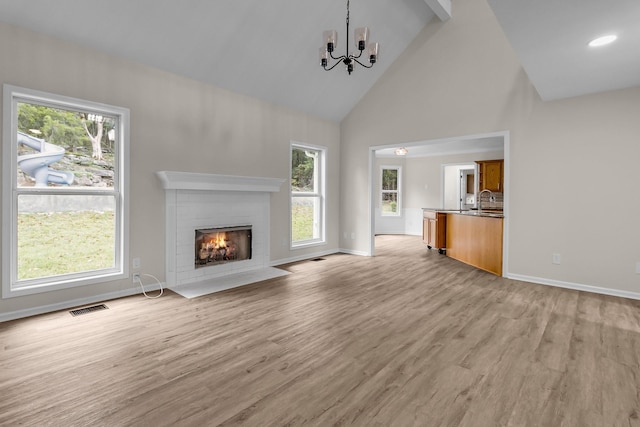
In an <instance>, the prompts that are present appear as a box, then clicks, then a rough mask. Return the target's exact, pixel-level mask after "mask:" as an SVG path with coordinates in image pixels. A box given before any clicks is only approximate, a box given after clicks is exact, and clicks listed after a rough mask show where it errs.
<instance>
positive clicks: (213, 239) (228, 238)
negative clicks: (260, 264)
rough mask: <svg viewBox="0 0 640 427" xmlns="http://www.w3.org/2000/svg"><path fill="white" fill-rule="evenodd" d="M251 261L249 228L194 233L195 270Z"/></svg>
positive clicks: (211, 229) (209, 229)
mask: <svg viewBox="0 0 640 427" xmlns="http://www.w3.org/2000/svg"><path fill="white" fill-rule="evenodd" d="M247 259H251V226H250V225H242V226H237V227H216V228H205V229H197V230H196V231H195V268H201V267H207V266H209V265H216V264H222V263H227V262H233V261H243V260H247Z"/></svg>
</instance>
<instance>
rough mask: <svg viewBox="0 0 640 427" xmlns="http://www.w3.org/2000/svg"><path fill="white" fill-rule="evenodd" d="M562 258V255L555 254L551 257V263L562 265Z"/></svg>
mask: <svg viewBox="0 0 640 427" xmlns="http://www.w3.org/2000/svg"><path fill="white" fill-rule="evenodd" d="M560 261H561V258H560V254H553V256H552V257H551V262H552V263H553V264H560Z"/></svg>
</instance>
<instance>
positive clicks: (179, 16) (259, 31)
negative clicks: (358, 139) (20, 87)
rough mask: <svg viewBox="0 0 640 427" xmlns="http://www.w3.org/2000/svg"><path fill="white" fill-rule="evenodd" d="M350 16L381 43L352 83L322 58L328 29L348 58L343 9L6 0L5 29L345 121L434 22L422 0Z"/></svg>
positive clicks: (331, 3)
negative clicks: (14, 28) (372, 60)
mask: <svg viewBox="0 0 640 427" xmlns="http://www.w3.org/2000/svg"><path fill="white" fill-rule="evenodd" d="M350 8H351V14H350V18H351V19H350V26H351V27H350V33H351V34H350V36H349V38H350V40H351V41H352V40H353V29H354V28H356V27H362V26H368V27H369V29H370V32H371V34H370V39H371V41H377V42H378V43H380V57H379V61H378V63H376V64H375V66H374V67H373V68H372V69H365V68H362V67H360V66H356V68H355V70H354V72H353V74H352V75H351V76H349V75H348V74H347V72H346V71H345V69H344V67H343V66H341V65H340V66H338V67H336V68H335V69H333V70H332V71H330V72H328V71H324V70H323V69H322V68H321V67H320V65H319V57H318V55H319V54H318V50H319V48H320V46H321V45H322V32H323V31H324V30H329V29H335V30H337V31H338V45H337V47H336V54H337V55H340V54H342V53H344V51H345V50H346V47H345V46H346V43H345V42H346V37H345V30H346V29H345V26H346V23H345V20H346V1H344V0H56V1H53V0H0V21H4V22H8V23H11V24H14V25H18V26H22V27H26V28H28V29H31V30H34V31H38V32H42V33H45V34H49V35H52V36H55V37H57V38H60V39H63V40H67V41H71V42H74V43H78V44H81V45H84V46H88V47H91V48H94V49H98V50H100V51H104V52H108V53H111V54H114V55H117V56H120V57H124V58H128V59H130V60H133V61H138V62H141V63H144V64H147V65H150V66H153V67H157V68H160V69H163V70H166V71H170V72H172V73H175V74H179V75H183V76H187V77H190V78H193V79H196V80H200V81H203V82H206V83H211V84H213V85H216V86H219V87H222V88H225V89H228V90H231V91H234V92H238V93H242V94H246V95H250V96H253V97H256V98H259V99H262V100H265V101H268V102H272V103H274V104H278V105H282V106H285V107H290V108H292V109H295V110H298V111H302V112H306V113H309V114H312V115H315V116H319V117H322V118H325V119H329V120H333V121H340V120H342V118H344V116H345V115H346V114H347V113H348V112H349V111H351V109H352V108H353V107H354V106H355V105H356V103H357V102H358V101H359V100H360V99H361V98H362V96H363V95H364V94H365V93H366V92H367V91H368V90H369V89H370V88H371V86H373V84H374V83H375V81H376V80H377V79H378V78H379V77H380V76H381V75H382V74H383V73H384V71H385V70H386V69H387V68H388V67H389V66H390V65H391V63H392V62H393V61H394V60H395V59H396V58H397V57H398V55H400V53H402V52H403V51H404V50H405V48H406V47H407V45H408V44H409V43H410V42H411V41H412V40H413V39H414V38H415V36H416V35H417V34H418V33H419V32H420V31H421V30H422V28H424V26H425V25H426V24H427V22H429V21H430V20H431V19H432V17H433V16H434V13H433V12H432V10H431V9H430V8H429V6H428V5H427V3H426V2H425V0H394V1H389V0H353V1H351V5H350ZM436 19H437V18H436ZM351 44H352V46H353V43H351ZM350 52H353V48H351V47H350ZM365 63H368V61H366V62H365Z"/></svg>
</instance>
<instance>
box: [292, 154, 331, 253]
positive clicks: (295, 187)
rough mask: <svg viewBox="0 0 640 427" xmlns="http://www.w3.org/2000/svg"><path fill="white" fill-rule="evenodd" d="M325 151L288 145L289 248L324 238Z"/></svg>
mask: <svg viewBox="0 0 640 427" xmlns="http://www.w3.org/2000/svg"><path fill="white" fill-rule="evenodd" d="M325 151H326V149H325V148H320V147H312V146H304V145H298V144H291V245H292V246H293V247H296V246H304V245H310V244H317V243H322V242H324V241H325V238H324V210H325V209H324V158H325Z"/></svg>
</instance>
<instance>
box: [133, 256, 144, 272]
mask: <svg viewBox="0 0 640 427" xmlns="http://www.w3.org/2000/svg"><path fill="white" fill-rule="evenodd" d="M141 266H142V263H141V262H140V258H134V259H133V260H131V267H133V269H134V270H137V269H139V268H140V267H141Z"/></svg>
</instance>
